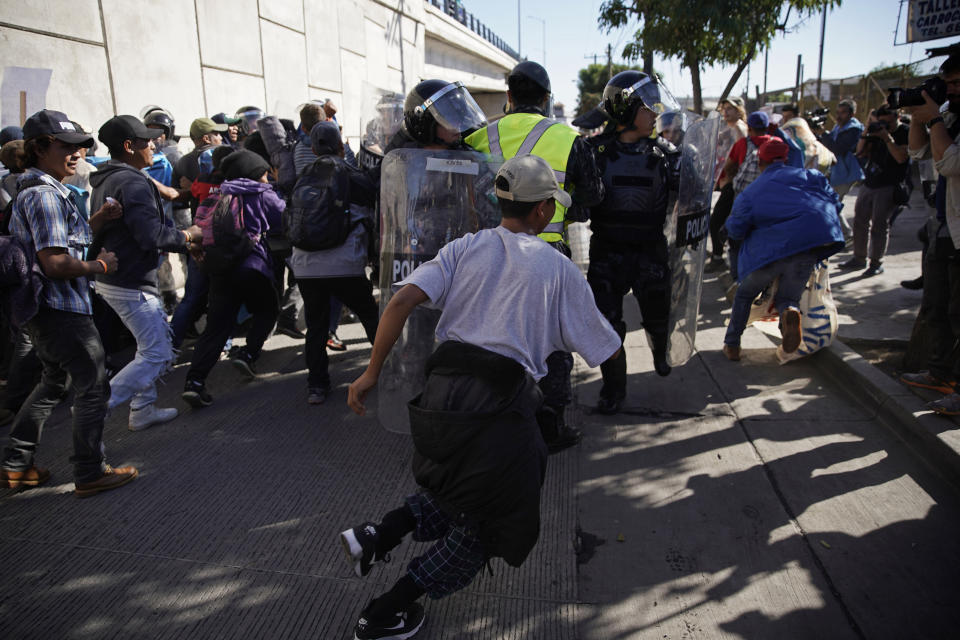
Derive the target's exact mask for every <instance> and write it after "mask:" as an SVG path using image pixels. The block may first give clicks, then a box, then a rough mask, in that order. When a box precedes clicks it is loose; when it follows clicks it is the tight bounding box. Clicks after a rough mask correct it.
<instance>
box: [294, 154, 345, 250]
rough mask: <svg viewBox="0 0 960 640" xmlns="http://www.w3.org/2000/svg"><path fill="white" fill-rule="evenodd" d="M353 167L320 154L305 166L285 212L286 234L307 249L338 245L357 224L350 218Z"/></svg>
mask: <svg viewBox="0 0 960 640" xmlns="http://www.w3.org/2000/svg"><path fill="white" fill-rule="evenodd" d="M349 171H350V168H349V167H348V166H346V164H345V163H344V162H343V161H342V160H339V159H337V158H333V157H331V156H321V157H320V158H317V161H316V162H314V163H313V164H312V165H311V166H309V167H307V168H306V169H304V171H303V173H302V174H301V176H300V178H299V179H298V180H297V184H296V185H295V186H294V188H293V195H291V196H290V204H289V205H287V208H286V209H285V210H284V212H283V233H284V235H286V236H287V239H288V240H290V244H292V245H293V246H295V247H297V248H298V249H303V250H304V251H323V250H324V249H333V248H334V247H339V246H340V245H342V244H343V243H344V242H346V241H347V236H349V235H350V232H351V231H352V230H353V228H354V227H355V226H356V224H357V223H356V222H353V223H351V221H350V174H349Z"/></svg>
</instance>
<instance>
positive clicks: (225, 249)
mask: <svg viewBox="0 0 960 640" xmlns="http://www.w3.org/2000/svg"><path fill="white" fill-rule="evenodd" d="M243 214H244V210H243V198H242V197H241V196H234V195H230V194H222V195H214V194H211V195H210V196H208V197H207V198H206V199H205V200H204V201H203V203H202V204H201V205H200V207H198V208H197V217H196V219H195V222H196V225H197V226H198V227H200V229H201V230H202V232H203V241H202V244H201V246H202V247H203V267H204V269H205V270H206V271H207V273H210V274H223V273H229V272H230V271H232V270H233V269H235V268H236V267H238V266H240V264H241V263H242V262H243V261H244V260H245V259H246V257H247V256H248V255H250V252H252V251H253V246H254V242H253V239H252V238H251V237H250V234H248V233H247V231H246V229H244V225H243Z"/></svg>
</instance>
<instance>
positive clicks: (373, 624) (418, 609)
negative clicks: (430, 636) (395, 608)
mask: <svg viewBox="0 0 960 640" xmlns="http://www.w3.org/2000/svg"><path fill="white" fill-rule="evenodd" d="M368 608H369V607H368ZM365 613H366V609H364V610H363V612H362V613H361V614H360V619H359V620H357V626H355V627H354V628H353V638H354V640H406V638H412V637H413V636H414V635H416V633H417V631H420V627H421V626H423V619H424V615H423V605H422V604H420V603H419V602H411V603H410V604H408V605H407V607H406V608H405V609H404V610H403V611H399V612H397V613H395V614H393V615H392V616H391V617H390V618H389V619H387V620H384V621H380V620H372V619H370V618H368V617H367V616H366V615H365Z"/></svg>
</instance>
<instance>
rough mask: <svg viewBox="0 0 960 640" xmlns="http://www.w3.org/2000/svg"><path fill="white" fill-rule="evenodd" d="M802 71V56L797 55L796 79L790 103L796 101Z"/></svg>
mask: <svg viewBox="0 0 960 640" xmlns="http://www.w3.org/2000/svg"><path fill="white" fill-rule="evenodd" d="M802 69H803V54H800V53H798V54H797V79H796V80H795V81H794V83H793V98H792V99H791V102H796V101H797V92H798V91H799V90H800V74H801V73H802Z"/></svg>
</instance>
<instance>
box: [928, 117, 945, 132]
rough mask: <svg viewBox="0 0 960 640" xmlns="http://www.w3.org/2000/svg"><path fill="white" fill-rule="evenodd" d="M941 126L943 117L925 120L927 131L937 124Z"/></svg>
mask: <svg viewBox="0 0 960 640" xmlns="http://www.w3.org/2000/svg"><path fill="white" fill-rule="evenodd" d="M938 122H939V123H940V124H943V116H937V117H936V118H930V119H929V120H927V129H932V128H933V125H935V124H937V123H938Z"/></svg>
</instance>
